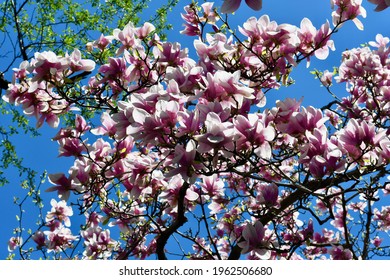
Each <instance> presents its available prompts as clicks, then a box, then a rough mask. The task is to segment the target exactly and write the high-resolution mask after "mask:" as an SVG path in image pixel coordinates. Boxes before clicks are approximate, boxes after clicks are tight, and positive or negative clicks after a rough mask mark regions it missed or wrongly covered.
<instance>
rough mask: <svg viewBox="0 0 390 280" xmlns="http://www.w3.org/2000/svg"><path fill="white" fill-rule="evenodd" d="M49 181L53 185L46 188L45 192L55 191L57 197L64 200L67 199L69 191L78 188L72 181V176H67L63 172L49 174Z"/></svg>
mask: <svg viewBox="0 0 390 280" xmlns="http://www.w3.org/2000/svg"><path fill="white" fill-rule="evenodd" d="M49 182H50V183H52V184H53V185H55V186H53V187H50V188H48V189H47V190H46V192H52V191H57V192H58V197H59V198H60V199H62V200H65V201H67V200H68V199H69V196H70V192H71V191H73V190H77V189H78V188H77V186H76V185H75V184H74V182H73V178H72V176H69V178H67V177H66V176H65V174H64V173H56V174H50V175H49Z"/></svg>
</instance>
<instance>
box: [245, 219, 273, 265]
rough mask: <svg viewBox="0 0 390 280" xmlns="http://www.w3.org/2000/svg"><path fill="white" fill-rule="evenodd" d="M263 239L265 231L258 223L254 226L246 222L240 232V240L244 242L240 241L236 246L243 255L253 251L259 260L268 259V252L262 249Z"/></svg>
mask: <svg viewBox="0 0 390 280" xmlns="http://www.w3.org/2000/svg"><path fill="white" fill-rule="evenodd" d="M264 237H265V229H264V226H263V224H262V223H261V222H260V221H256V222H255V224H254V225H253V224H252V223H249V222H248V223H247V225H246V226H245V228H244V230H243V232H242V238H243V239H244V240H243V241H240V242H239V243H238V246H240V247H241V248H242V251H241V252H242V253H243V254H246V253H249V252H252V251H254V252H255V253H256V255H257V256H259V257H260V258H262V259H269V257H270V252H269V250H267V249H266V248H264V246H265V245H266V242H265V241H264Z"/></svg>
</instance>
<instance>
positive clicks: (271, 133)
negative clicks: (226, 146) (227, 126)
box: [234, 114, 275, 159]
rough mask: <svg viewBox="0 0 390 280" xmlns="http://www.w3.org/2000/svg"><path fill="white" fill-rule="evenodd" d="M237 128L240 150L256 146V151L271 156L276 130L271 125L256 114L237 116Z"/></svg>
mask: <svg viewBox="0 0 390 280" xmlns="http://www.w3.org/2000/svg"><path fill="white" fill-rule="evenodd" d="M234 125H235V128H236V130H238V131H239V134H240V136H239V139H238V140H237V149H238V150H247V149H248V150H251V149H252V148H253V147H256V149H255V153H256V154H257V155H258V156H259V157H262V158H266V159H269V158H270V157H271V152H272V149H271V146H270V144H269V142H270V141H272V140H273V139H274V137H275V130H274V128H273V127H271V126H265V124H264V121H263V120H262V119H260V117H259V116H258V115H256V114H250V115H248V118H245V117H244V116H241V115H239V116H237V118H236V119H235V120H234Z"/></svg>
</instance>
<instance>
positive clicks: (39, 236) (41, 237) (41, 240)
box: [31, 230, 46, 249]
mask: <svg viewBox="0 0 390 280" xmlns="http://www.w3.org/2000/svg"><path fill="white" fill-rule="evenodd" d="M31 238H32V239H33V240H34V242H35V243H36V244H37V247H38V249H40V248H42V247H43V246H45V244H46V239H45V234H44V233H43V231H40V230H39V231H37V232H36V233H34V234H33V235H32V237H31Z"/></svg>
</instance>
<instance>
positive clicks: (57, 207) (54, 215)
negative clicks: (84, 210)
mask: <svg viewBox="0 0 390 280" xmlns="http://www.w3.org/2000/svg"><path fill="white" fill-rule="evenodd" d="M50 204H51V206H52V208H51V211H50V212H48V213H47V214H46V222H51V221H53V220H54V219H58V220H59V221H63V222H64V224H65V226H67V227H69V226H70V219H69V217H70V216H72V215H73V210H72V208H71V207H70V206H67V205H66V202H65V200H61V201H60V202H57V201H55V200H54V199H52V200H51V201H50Z"/></svg>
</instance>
